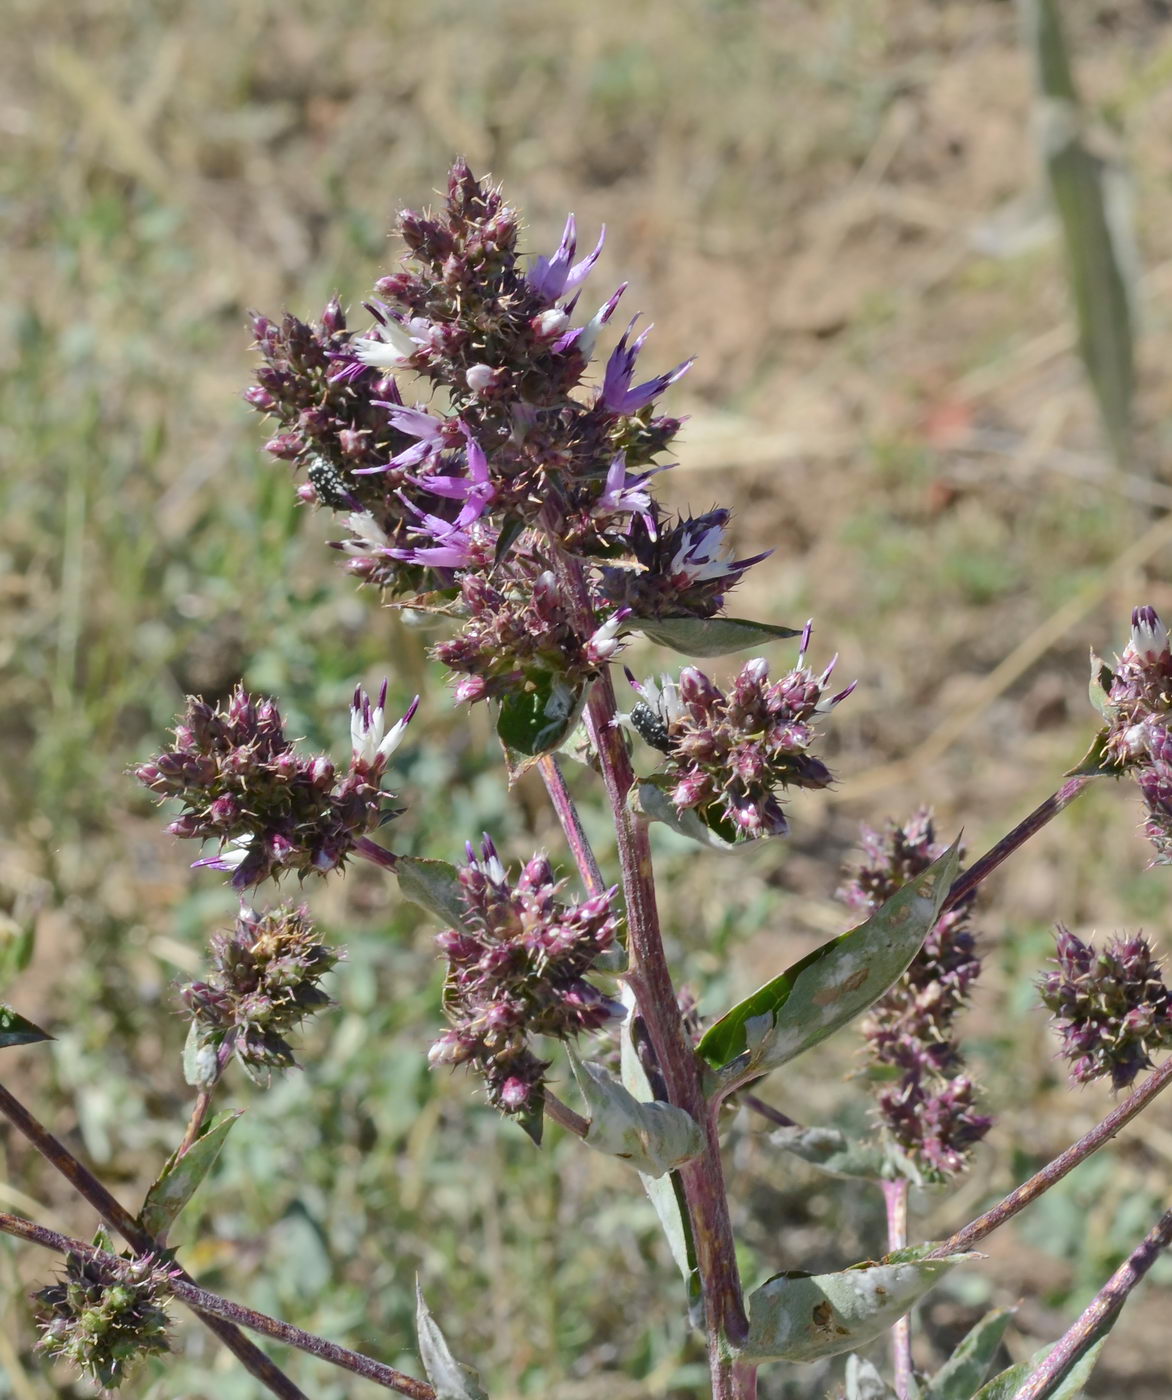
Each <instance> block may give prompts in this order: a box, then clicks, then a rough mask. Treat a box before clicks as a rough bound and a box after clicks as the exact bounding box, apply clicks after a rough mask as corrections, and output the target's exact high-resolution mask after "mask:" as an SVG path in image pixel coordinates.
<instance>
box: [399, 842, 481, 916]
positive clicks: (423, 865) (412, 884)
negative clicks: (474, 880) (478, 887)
mask: <svg viewBox="0 0 1172 1400" xmlns="http://www.w3.org/2000/svg"><path fill="white" fill-rule="evenodd" d="M395 875H396V877H397V878H398V881H399V890H400V891H401V893H402V894H403V896H404V898H406V899H409V900H410V901H411V903H412V904H418V905H419V906H420V907H421V908H423V909H426V910H427V911H428V912H429V913H432V914H435V915H437V916H438V917H439V918H440V919H442V920H443V921H444V923H445V924H449V925H451V926H452V927H454V928H460V927H462V925H463V920H464V916H465V915H466V914H467V913H468V906H467V905H466V904H465V903H464V896H463V887H462V886H461V884H460V877H459V874H458V872H457V870H456V867H455V866H454V865H449V864H448V862H447V861H446V860H423V859H419V858H417V857H415V856H400V857H399V860H398V864H397V865H396V866H395Z"/></svg>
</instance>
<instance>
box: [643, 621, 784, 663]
mask: <svg viewBox="0 0 1172 1400" xmlns="http://www.w3.org/2000/svg"><path fill="white" fill-rule="evenodd" d="M623 626H624V630H626V631H629V632H642V633H643V635H644V636H645V637H646V638H647V640H648V641H651V642H656V643H657V644H658V645H659V646H662V647H670V648H671V649H672V651H678V652H681V653H682V654H683V655H684V656H727V655H728V653H729V652H732V651H744V650H745V648H746V647H756V646H763V645H764V644H765V643H767V642H776V641H778V640H779V639H782V638H785V637H800V636H801V629H800V628H798V629H796V630H795V629H794V628H793V627H778V626H775V625H774V624H772V623H769V622H749V621H747V620H746V619H745V618H741V617H629V618H628V619H627V620H626V622H625V623H624V624H623Z"/></svg>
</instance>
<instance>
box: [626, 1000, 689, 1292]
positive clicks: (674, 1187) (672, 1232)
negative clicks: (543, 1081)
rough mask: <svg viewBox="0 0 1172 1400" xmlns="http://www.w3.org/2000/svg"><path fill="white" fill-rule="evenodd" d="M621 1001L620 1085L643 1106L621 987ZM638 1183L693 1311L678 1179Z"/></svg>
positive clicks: (644, 1085)
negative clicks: (650, 1206) (623, 1015)
mask: <svg viewBox="0 0 1172 1400" xmlns="http://www.w3.org/2000/svg"><path fill="white" fill-rule="evenodd" d="M622 999H623V1005H624V1006H625V1007H626V1008H627V1018H626V1020H625V1021H624V1022H623V1028H622V1033H621V1035H620V1038H619V1046H620V1057H621V1067H622V1078H623V1084H624V1086H625V1087H626V1089H627V1091H628V1092H629V1093H630V1094H631V1095H632V1096H633V1097H635V1098H636V1099H639V1100H641V1101H642V1102H647V1101H648V1100H649V1099H650V1098H651V1097H652V1093H651V1083H650V1081H649V1080H648V1078H647V1074H646V1072H645V1071H644V1069H643V1065H642V1063H641V1062H640V1060H639V1054H638V1051H637V1050H636V1049H635V1043H634V1041H633V1039H632V1037H631V1018H632V1017H633V1016H634V1014H635V996H634V993H633V992H632V991H631V989H630V987H629V986H628V985H626V984H625V983H624V985H623V988H622ZM639 1180H640V1181H641V1182H642V1183H643V1189H644V1190H645V1191H646V1192H647V1199H648V1200H649V1201H650V1202H651V1205H652V1208H653V1209H654V1211H655V1214H656V1215H657V1216H658V1218H659V1224H660V1226H661V1228H662V1229H663V1233H664V1238H665V1239H666V1240H667V1245H668V1248H669V1249H670V1250H671V1256H672V1258H673V1259H674V1260H675V1261H676V1264H677V1265H678V1267H679V1270H680V1273H681V1274H682V1275H683V1278H684V1283H685V1284H686V1285H687V1289H688V1301H689V1304H690V1305H691V1306H692V1307H696V1306H697V1305H698V1303H699V1300H700V1274H699V1270H698V1268H697V1262H696V1242H695V1240H694V1239H693V1238H692V1227H691V1222H690V1221H689V1219H688V1213H687V1211H686V1209H685V1208H684V1200H683V1190H682V1188H681V1186H680V1181H679V1177H678V1176H676V1175H674V1174H669V1175H668V1176H660V1177H654V1176H648V1175H647V1173H646V1172H640V1173H639Z"/></svg>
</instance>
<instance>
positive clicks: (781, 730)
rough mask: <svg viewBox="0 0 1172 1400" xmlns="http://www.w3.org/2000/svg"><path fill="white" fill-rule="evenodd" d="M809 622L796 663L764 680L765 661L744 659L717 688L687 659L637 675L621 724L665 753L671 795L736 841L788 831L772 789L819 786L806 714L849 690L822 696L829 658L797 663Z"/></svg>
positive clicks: (822, 782) (825, 778)
mask: <svg viewBox="0 0 1172 1400" xmlns="http://www.w3.org/2000/svg"><path fill="white" fill-rule="evenodd" d="M809 640H810V628H809V627H808V626H807V628H806V630H805V633H804V634H803V637H802V646H801V652H800V654H799V656H798V664H797V666H796V667H795V668H794V669H793V670H792V671H790V672H789V673H788V674H787V675H784V676H782V677H781V679H780V680H777V681H774V682H773V683H772V684H770V681H769V666H768V663H767V662H766V661H765V660H764V659H762V658H760V657H758V658H756V659H755V660H753V661H748V662H746V663H745V665H744V666H743V667H742V668H741V671H740V674H739V675H738V676H737V677H736V679H735V680H734V681H733V683H732V686H731V687H730V689H729V690H728V692H727V693H725V692H724V691H722V690H720V689H719V687H717V686H716V685H715V684H714V683H713V682H712V681H711V680H709V678H708V677H707V676H706V675H704V673H703V672H702V671H699V670H697V669H696V668H695V667H694V666H687V667H685V668H684V670H683V671H681V672H680V678H679V682H678V684H677V683H676V682H675V681H672V680H671V679H670V678H669V677H666V676H665V677H662V678H661V679H660V681H659V682H655V681H643V682H638V681H636V680H635V679H634V678H633V677H629V679H630V680H631V684H632V685H633V686H634V687H635V689H636V690H637V691H638V692H639V695H640V702H641V703H640V704H638V705H636V706H635V708H634V710H633V711H632V713H631V715H630V722H631V725H632V727H633V728H634V729H636V730H637V731H638V732H639V733H640V734H641V735H642V736H643V737H644V738H645V739H646V740H647V741H648V742H649V743H650V744H652V746H653V747H655V748H658V749H659V750H660V751H661V752H662V753H663V754H664V755H665V756H666V759H667V766H666V775H667V779H668V780H669V782H670V784H671V786H670V795H671V800H672V802H673V803H674V805H675V807H676V808H677V810H679V811H686V810H687V809H689V808H696V809H697V810H698V811H699V812H700V814H701V816H702V817H703V818H704V819H705V820H706V821H710V822H713V823H716V824H718V828H719V827H723V828H724V829H726V830H727V831H728V833H729V834H730V835H731V836H732V837H733V838H734V839H736V840H747V839H753V838H756V837H762V836H783V835H784V834H785V833H786V831H787V830H788V823H787V821H786V819H785V814H784V813H783V812H782V809H781V803H780V801H779V799H778V795H777V794H778V790H779V789H781V788H787V787H804V788H823V787H827V786H828V785H829V784H830V783H831V781H832V778H831V774H830V770H829V769H828V768H827V767H826V765H825V764H824V763H823V762H822V760H821V759H819V758H815V757H814V756H813V755H812V754H811V753H810V752H809V749H810V745H811V744H812V743H813V741H814V739H815V738H816V736H817V731H816V730H815V728H814V721H815V719H816V718H817V717H818V716H819V715H823V714H827V713H828V712H829V711H830V710H831V709H833V708H834V706H835V705H837V704H838V703H839V702H840V701H841V700H845V699H846V697H847V696H848V695H849V694H850V693H851V691H852V690H853V689H854V686H853V684H852V685H849V686H847V687H846V688H845V689H844V690H841V691H839V692H838V693H837V694H836V695H828V694H827V683H828V682H829V680H830V674H831V672H832V670H833V669H834V661H831V663H830V665H829V666H827V667H826V669H825V670H824V671H823V672H822V674H821V675H819V676H815V675H814V673H813V672H812V671H810V670H809V669H807V667H806V666H805V665H804V662H805V656H806V648H807V646H808V645H809Z"/></svg>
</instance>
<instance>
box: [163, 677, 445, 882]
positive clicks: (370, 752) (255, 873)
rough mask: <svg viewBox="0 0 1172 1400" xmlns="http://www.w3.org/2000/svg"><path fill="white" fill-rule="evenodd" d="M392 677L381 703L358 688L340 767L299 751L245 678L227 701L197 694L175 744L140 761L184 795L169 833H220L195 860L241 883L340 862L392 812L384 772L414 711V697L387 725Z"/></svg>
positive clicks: (321, 870) (204, 836) (199, 836)
mask: <svg viewBox="0 0 1172 1400" xmlns="http://www.w3.org/2000/svg"><path fill="white" fill-rule="evenodd" d="M385 702H386V685H385V683H384V685H383V689H382V692H381V694H380V696H379V699H378V701H377V703H376V704H372V702H371V701H370V699H369V697H367V696H366V694H365V692H364V691H362V690H361V689H359V690H358V691H357V692H356V693H355V697H354V702H353V705H352V707H351V715H352V720H351V733H352V738H353V750H352V755H351V760H350V764H349V767H348V770H347V771H346V772H345V773H344V774H341V775H340V774H339V773H338V771H337V769H336V768H335V766H334V764H333V763H332V762H331V760H330V759H328V758H326V757H325V756H324V755H321V754H318V755H308V754H301V753H298V752H297V750H296V749H295V748H294V745H293V743H292V741H291V740H290V739H288V738H287V737H286V734H285V726H284V721H283V720H282V718H281V714H280V711H279V710H278V709H277V707H276V705H275V704H274V703H273V701H271V700H259V699H256V698H254V697H253V696H251V695H249V694H248V692H247V691H245V689H244V687H243V686H238V687H237V688H236V689H235V690H234V691H233V692H232V695H231V697H230V699H229V700H228V703H227V704H226V705H224V706H215V707H213V706H211V705H209V704H207V702H206V701H204V700H201V699H198V698H196V697H192V698H190V699H189V700H188V703H187V710H186V712H185V713H184V715H183V717H182V718H181V720H180V722H179V724H178V725H177V727H176V729H175V747H174V748H173V749H171V750H169V751H167V752H165V753H161V754H159V755H157V756H156V757H155V758H153V759H152V760H151V761H150V762H149V763H144V764H142V765H141V766H140V767H139V768H138V769H136V776H137V777H138V779H139V781H140V782H142V783H143V784H145V786H146V787H148V788H150V790H151V791H152V792H155V793H158V794H159V796H161V797H177V798H179V799H180V801H181V802H182V803H183V808H184V810H183V815H182V816H181V817H179V819H178V820H177V821H175V822H172V824H171V826H170V827H169V828H168V829H169V830H170V832H171V833H172V835H174V836H179V837H186V838H193V839H196V840H201V841H204V840H216V841H218V842H219V843H220V852H219V854H218V855H216V856H213V857H210V858H208V859H205V860H199V861H196V862H195V863H196V865H206V866H211V867H212V868H214V869H217V870H228V871H231V872H232V884H233V885H234V886H235V887H236V888H237V889H247V888H248V887H249V886H251V885H255V884H258V883H259V882H260V881H262V880H265V879H267V878H269V877H270V876H272V877H279V876H280V875H282V874H284V873H285V872H286V871H290V870H293V871H296V872H297V873H298V875H300V876H302V877H304V876H305V875H309V874H316V875H325V874H327V873H328V872H329V871H331V870H336V869H338V868H339V867H340V866H341V865H342V864H343V863H344V862H345V860H346V859H347V857H348V856H349V855H350V854H351V852H352V851H353V850H354V848H355V847H356V845H357V844H358V842H359V841H360V840H361V839H362V838H363V836H364V835H365V833H366V832H368V831H371V830H374V829H375V828H376V827H378V826H380V825H381V824H382V823H383V822H384V821H386V820H388V819H389V818H390V817H391V816H393V815H394V813H393V812H392V811H390V810H389V809H388V802H389V801H390V800H391V799H392V798H393V796H394V794H393V793H389V792H386V791H385V790H384V789H383V788H382V786H381V779H382V775H383V772H384V770H385V768H386V763H387V759H388V758H389V757H390V754H391V753H392V752H393V751H394V749H395V747H396V746H397V745H398V743H399V742H400V740H401V739H402V736H403V729H404V727H405V726H406V724H407V723H408V721H409V720H410V719H411V716H412V715H413V714H414V713H415V708H416V705H417V704H418V699H416V700H415V701H414V702H413V703H412V705H411V707H410V709H409V710H408V712H407V714H406V715H405V716H404V718H403V719H402V720H400V721H399V723H398V724H396V725H394V726H393V727H392V728H391V729H390V730H389V731H387V732H386V733H384V719H383V714H384V707H385Z"/></svg>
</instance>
